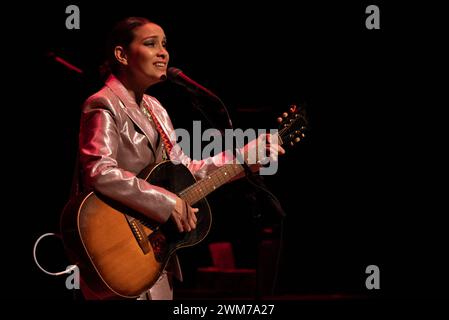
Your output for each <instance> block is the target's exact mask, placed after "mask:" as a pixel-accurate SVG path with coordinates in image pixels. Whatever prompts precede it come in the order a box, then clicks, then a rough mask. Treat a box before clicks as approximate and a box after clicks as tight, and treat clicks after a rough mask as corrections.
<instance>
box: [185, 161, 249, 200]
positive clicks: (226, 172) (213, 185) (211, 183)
mask: <svg viewBox="0 0 449 320" xmlns="http://www.w3.org/2000/svg"><path fill="white" fill-rule="evenodd" d="M243 170H244V169H243V166H242V165H240V164H226V165H224V166H222V167H220V168H218V169H217V170H215V171H214V172H212V173H211V174H210V175H208V176H207V177H205V178H204V179H201V180H200V181H197V182H195V183H194V184H192V185H191V186H190V187H188V188H187V189H185V190H183V191H182V192H181V193H180V194H179V197H180V198H181V199H183V200H185V201H186V202H187V203H188V204H189V205H193V204H195V203H196V202H198V201H199V200H201V199H203V198H204V197H206V196H207V195H208V194H210V193H211V192H212V191H214V190H216V189H218V188H219V187H221V186H222V185H224V184H225V183H227V182H229V181H230V180H232V179H233V178H234V177H236V176H237V175H239V174H240V173H241V172H243Z"/></svg>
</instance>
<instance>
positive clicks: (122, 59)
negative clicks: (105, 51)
mask: <svg viewBox="0 0 449 320" xmlns="http://www.w3.org/2000/svg"><path fill="white" fill-rule="evenodd" d="M114 56H115V59H117V61H118V62H119V63H120V64H122V65H124V66H127V65H128V57H127V56H126V52H125V49H124V48H123V47H122V46H116V47H115V48H114Z"/></svg>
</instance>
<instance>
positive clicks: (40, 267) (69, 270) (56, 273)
mask: <svg viewBox="0 0 449 320" xmlns="http://www.w3.org/2000/svg"><path fill="white" fill-rule="evenodd" d="M47 236H56V237H58V238H59V239H61V236H60V235H58V234H56V233H53V232H49V233H44V234H43V235H41V236H40V237H39V238H38V239H37V240H36V242H35V243H34V247H33V258H34V262H35V263H36V265H37V266H38V267H39V269H41V270H42V271H43V272H45V273H46V274H49V275H51V276H61V275H63V274H66V273H69V272H71V271H72V270H74V269H76V268H78V267H77V266H76V265H71V266H70V267H69V268H67V269H66V270H64V271H60V272H49V271H47V270H45V269H44V268H42V266H41V265H40V264H39V262H37V257H36V249H37V245H38V243H39V241H41V240H42V239H43V238H45V237H47Z"/></svg>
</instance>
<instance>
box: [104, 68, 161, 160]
mask: <svg viewBox="0 0 449 320" xmlns="http://www.w3.org/2000/svg"><path fill="white" fill-rule="evenodd" d="M106 86H107V87H108V88H109V89H111V91H112V92H113V93H114V94H115V95H116V96H117V97H118V98H119V99H120V101H121V102H122V105H121V106H120V107H121V108H122V110H123V111H124V112H125V113H126V114H127V115H128V117H129V118H130V119H131V120H132V121H133V122H134V123H135V124H136V125H137V126H138V127H139V128H140V130H142V132H143V133H144V134H145V136H146V137H147V138H148V141H150V146H151V148H152V150H153V153H154V154H155V153H156V149H157V146H155V145H153V144H154V143H155V142H156V141H157V135H158V132H157V129H155V128H153V127H152V125H151V123H150V121H148V119H147V118H146V117H145V116H144V115H143V114H142V111H140V108H139V106H138V105H137V103H136V100H135V99H134V98H133V97H132V96H131V95H130V94H129V92H128V90H126V88H125V86H124V85H123V84H122V83H121V82H120V80H118V79H117V78H116V77H115V76H114V75H110V76H109V78H108V79H107V80H106Z"/></svg>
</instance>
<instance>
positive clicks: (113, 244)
mask: <svg viewBox="0 0 449 320" xmlns="http://www.w3.org/2000/svg"><path fill="white" fill-rule="evenodd" d="M278 121H279V122H280V129H279V131H278V141H279V144H280V145H284V146H285V145H294V144H295V143H297V142H299V141H301V140H302V139H303V138H304V136H305V135H304V132H305V130H306V129H307V119H306V116H305V111H304V110H303V109H299V108H297V107H296V106H291V107H290V110H289V112H285V113H283V115H282V116H281V117H279V118H278ZM243 171H244V168H243V166H242V165H240V164H238V163H236V164H227V165H224V166H222V167H220V168H218V169H217V170H215V171H214V172H212V174H210V175H209V176H207V177H205V178H203V179H201V180H199V181H196V180H195V178H194V176H193V175H192V173H191V172H190V171H189V170H188V169H187V167H185V166H184V165H182V164H174V163H173V162H171V161H165V162H161V163H158V164H156V165H154V166H152V167H150V168H148V169H147V170H144V171H143V172H142V173H141V174H140V175H139V176H140V177H141V178H143V179H145V180H146V181H147V182H148V183H150V184H153V185H157V186H160V187H163V188H165V189H167V190H169V191H171V192H173V193H175V194H177V195H178V196H179V197H180V198H182V199H183V200H185V201H186V202H187V203H188V204H189V205H191V206H194V207H196V208H198V209H199V211H198V212H197V219H198V221H197V226H196V229H194V230H192V231H190V232H183V233H181V232H178V231H177V230H176V228H175V226H174V223H169V222H167V223H164V224H162V225H157V224H155V223H154V222H152V221H149V219H146V218H145V217H144V216H143V215H141V214H139V213H138V212H135V211H133V210H131V209H129V208H127V207H125V206H123V205H121V204H120V203H117V202H115V201H113V200H111V199H108V198H106V197H104V196H103V195H101V194H98V193H95V192H90V193H88V194H82V195H80V196H79V197H77V198H74V199H72V200H71V201H69V203H67V205H66V206H65V208H64V210H63V212H62V216H61V233H62V237H63V241H64V246H65V250H66V253H67V255H68V258H69V259H70V261H71V263H73V264H76V265H77V266H78V267H79V269H80V275H81V278H82V280H83V281H84V282H85V283H86V284H87V285H88V287H89V289H90V290H91V291H93V292H94V293H95V295H96V296H97V297H98V298H99V299H114V298H115V299H126V298H136V297H138V296H139V295H140V294H141V293H142V292H144V291H146V290H148V289H149V288H151V286H152V285H153V284H154V283H155V282H156V280H157V279H158V278H159V276H160V275H161V272H162V271H163V270H164V268H165V267H166V265H167V262H168V261H169V259H170V257H171V256H172V255H173V254H174V253H175V252H176V251H177V250H178V249H181V248H184V247H189V246H193V245H196V244H198V243H199V242H200V241H202V240H203V239H204V238H205V237H206V236H207V234H208V233H209V230H210V227H211V223H212V214H211V210H210V207H209V204H208V202H207V200H206V196H207V195H208V194H209V193H211V192H212V191H214V190H216V189H217V188H219V187H220V186H222V185H223V184H225V183H226V182H228V181H230V180H231V179H232V178H234V177H235V176H237V175H239V174H240V173H242V172H243Z"/></svg>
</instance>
